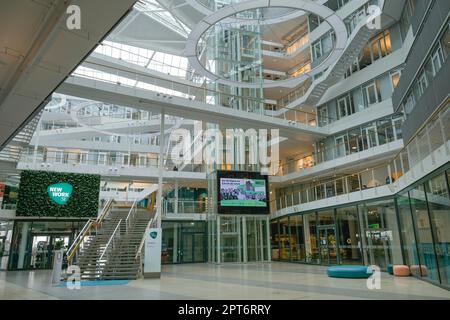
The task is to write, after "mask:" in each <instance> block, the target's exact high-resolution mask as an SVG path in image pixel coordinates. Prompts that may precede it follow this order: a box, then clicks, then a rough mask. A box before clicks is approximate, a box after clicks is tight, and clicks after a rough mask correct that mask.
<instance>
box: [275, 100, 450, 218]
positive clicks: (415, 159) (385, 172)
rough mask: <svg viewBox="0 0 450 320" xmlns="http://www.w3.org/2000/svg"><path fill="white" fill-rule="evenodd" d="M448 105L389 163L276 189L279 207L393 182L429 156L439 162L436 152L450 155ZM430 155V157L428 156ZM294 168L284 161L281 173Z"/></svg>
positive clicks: (432, 160)
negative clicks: (340, 175) (350, 173)
mask: <svg viewBox="0 0 450 320" xmlns="http://www.w3.org/2000/svg"><path fill="white" fill-rule="evenodd" d="M449 104H450V102H448V101H447V102H446V104H444V105H443V107H441V108H440V109H439V110H438V111H437V112H435V114H434V115H433V116H432V117H431V118H430V119H429V120H428V121H427V122H426V123H425V124H424V126H423V127H422V129H421V130H419V131H418V133H417V134H416V135H415V136H414V137H413V138H412V139H411V140H410V142H409V143H408V144H407V145H406V147H404V148H403V149H402V150H401V151H400V152H399V153H397V155H396V156H395V157H393V158H392V159H390V160H389V161H388V162H387V164H385V165H381V166H377V167H373V168H368V169H366V170H363V171H359V172H356V173H354V174H352V175H344V176H342V177H337V178H334V179H328V180H320V181H315V182H311V183H308V184H301V185H299V184H296V185H293V186H291V187H288V188H283V189H279V190H277V191H276V193H277V194H276V197H275V198H276V199H275V200H274V201H275V202H276V203H275V206H276V208H277V210H281V209H284V208H286V207H290V206H295V205H299V204H303V203H308V202H312V201H317V200H322V199H326V198H331V197H336V196H339V195H343V194H348V193H352V192H356V191H362V190H366V189H371V188H376V187H380V186H386V185H390V184H392V183H394V182H395V181H397V180H398V179H400V178H401V177H402V176H403V175H405V174H407V173H408V172H410V171H411V170H412V168H414V167H416V166H420V165H421V163H422V161H423V160H425V159H427V160H430V161H431V162H434V161H436V159H435V157H436V154H437V155H439V154H442V155H443V154H444V153H445V154H446V155H447V156H448V155H449V154H450V150H449V149H450V146H449V140H450V129H449V127H448V125H446V124H447V123H448V122H449V121H450V108H449ZM430 157H431V159H429V158H430ZM301 159H304V158H301ZM314 160H315V159H314ZM297 161H298V160H297ZM292 163H294V161H292ZM292 168H296V166H295V165H290V164H289V163H285V164H284V165H283V164H282V172H281V174H283V175H285V174H287V173H289V170H292ZM302 169H303V168H302ZM292 172H293V171H292Z"/></svg>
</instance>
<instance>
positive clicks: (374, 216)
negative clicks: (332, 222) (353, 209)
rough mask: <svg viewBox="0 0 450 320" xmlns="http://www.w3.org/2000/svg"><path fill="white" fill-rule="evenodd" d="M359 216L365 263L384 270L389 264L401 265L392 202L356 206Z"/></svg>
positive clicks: (398, 238) (395, 217)
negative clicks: (364, 249)
mask: <svg viewBox="0 0 450 320" xmlns="http://www.w3.org/2000/svg"><path fill="white" fill-rule="evenodd" d="M358 210H360V214H361V218H360V220H361V229H362V232H363V235H364V236H363V238H362V239H363V244H364V247H365V248H366V252H365V255H366V256H365V261H368V263H369V264H371V265H376V266H379V267H380V269H381V270H386V268H387V266H388V265H389V264H401V263H402V261H403V259H402V255H401V248H400V237H399V232H398V224H397V214H396V210H395V203H394V200H386V201H379V202H372V203H367V204H363V205H361V206H358Z"/></svg>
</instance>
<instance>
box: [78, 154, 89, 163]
mask: <svg viewBox="0 0 450 320" xmlns="http://www.w3.org/2000/svg"><path fill="white" fill-rule="evenodd" d="M87 161H88V153H87V152H81V153H79V154H78V155H77V162H78V163H79V164H87Z"/></svg>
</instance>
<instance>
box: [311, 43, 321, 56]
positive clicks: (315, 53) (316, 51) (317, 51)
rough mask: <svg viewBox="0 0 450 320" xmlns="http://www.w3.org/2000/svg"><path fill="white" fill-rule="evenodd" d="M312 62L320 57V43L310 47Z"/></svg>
mask: <svg viewBox="0 0 450 320" xmlns="http://www.w3.org/2000/svg"><path fill="white" fill-rule="evenodd" d="M312 51H313V58H314V60H316V59H319V58H320V57H321V56H322V42H321V41H317V42H316V43H314V44H313V46H312Z"/></svg>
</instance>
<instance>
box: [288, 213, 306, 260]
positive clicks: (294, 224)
mask: <svg viewBox="0 0 450 320" xmlns="http://www.w3.org/2000/svg"><path fill="white" fill-rule="evenodd" d="M289 229H290V232H291V260H292V261H305V237H304V229H303V217H302V216H291V217H289Z"/></svg>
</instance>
